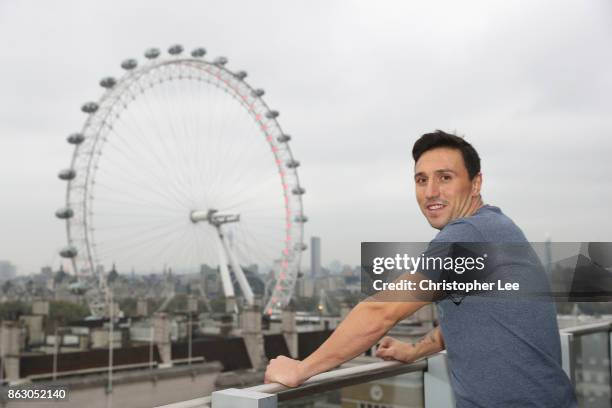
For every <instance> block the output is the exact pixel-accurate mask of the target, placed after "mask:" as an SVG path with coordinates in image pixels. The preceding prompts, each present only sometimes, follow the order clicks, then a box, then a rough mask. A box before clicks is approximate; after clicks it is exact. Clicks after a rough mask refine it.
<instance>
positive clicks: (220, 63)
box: [213, 57, 227, 66]
mask: <svg viewBox="0 0 612 408" xmlns="http://www.w3.org/2000/svg"><path fill="white" fill-rule="evenodd" d="M213 64H215V65H218V66H223V65H225V64H227V58H225V57H217V58H215V60H214V61H213Z"/></svg>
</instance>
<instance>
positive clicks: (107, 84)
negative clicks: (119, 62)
mask: <svg viewBox="0 0 612 408" xmlns="http://www.w3.org/2000/svg"><path fill="white" fill-rule="evenodd" d="M116 83H117V80H116V79H115V78H113V77H105V78H102V79H101V80H100V86H101V87H102V88H106V89H110V88H112V87H113V86H115V84H116Z"/></svg>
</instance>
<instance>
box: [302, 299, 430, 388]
mask: <svg viewBox="0 0 612 408" xmlns="http://www.w3.org/2000/svg"><path fill="white" fill-rule="evenodd" d="M426 303H428V302H405V303H401V302H395V303H392V302H362V303H360V304H358V305H357V306H356V307H355V308H354V309H353V310H352V311H351V312H350V313H349V315H348V316H347V317H346V319H345V320H344V321H343V322H342V323H341V324H340V325H339V326H338V327H337V328H336V330H335V331H334V333H333V334H332V335H331V336H330V337H329V338H328V339H327V340H326V341H325V342H324V343H323V344H322V345H321V347H319V348H318V349H317V350H316V351H315V352H314V353H312V354H311V355H310V356H309V357H308V358H306V359H305V360H304V361H302V362H301V364H300V366H301V369H302V375H303V376H304V378H310V377H312V376H313V375H315V374H319V373H321V372H324V371H328V370H330V369H332V368H334V367H337V366H338V365H340V364H342V363H344V362H346V361H348V360H351V359H353V358H355V357H357V356H358V355H360V354H361V353H363V352H364V351H366V350H367V349H369V348H370V347H372V346H373V345H374V344H376V342H378V340H380V338H381V337H382V336H384V335H385V333H387V331H389V330H390V329H391V328H392V327H393V326H394V325H395V324H396V323H397V322H398V321H399V320H401V319H402V318H404V317H405V316H407V315H409V314H412V313H414V312H415V311H416V310H418V309H419V308H420V307H422V306H423V305H425V304H426Z"/></svg>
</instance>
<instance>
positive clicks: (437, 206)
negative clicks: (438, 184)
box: [425, 203, 446, 211]
mask: <svg viewBox="0 0 612 408" xmlns="http://www.w3.org/2000/svg"><path fill="white" fill-rule="evenodd" d="M444 207H446V204H442V203H431V204H427V205H426V206H425V208H427V209H428V210H429V211H439V210H441V209H443V208H444Z"/></svg>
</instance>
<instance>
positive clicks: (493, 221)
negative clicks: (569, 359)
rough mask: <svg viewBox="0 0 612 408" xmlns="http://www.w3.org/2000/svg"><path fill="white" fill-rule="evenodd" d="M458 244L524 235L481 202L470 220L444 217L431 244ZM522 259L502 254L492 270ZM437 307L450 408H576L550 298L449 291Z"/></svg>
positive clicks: (506, 268)
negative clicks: (452, 397) (451, 392)
mask: <svg viewBox="0 0 612 408" xmlns="http://www.w3.org/2000/svg"><path fill="white" fill-rule="evenodd" d="M460 242H486V243H506V242H508V243H526V242H527V240H526V238H525V236H524V234H523V232H522V231H521V230H520V228H518V227H517V226H516V224H514V222H513V221H512V220H511V219H510V218H508V217H507V216H505V215H504V214H503V213H502V212H501V210H500V209H499V208H497V207H493V206H489V205H485V206H483V207H481V208H480V209H479V210H478V211H477V212H476V213H475V214H474V215H472V216H470V217H465V218H461V219H457V220H455V221H452V222H450V223H449V224H448V225H446V226H445V227H444V228H443V229H442V230H441V231H440V232H439V233H438V235H437V236H436V237H435V238H434V240H433V241H432V243H460ZM524 261H525V260H524V259H523V260H519V259H513V257H506V259H503V261H502V264H503V265H501V267H500V268H498V271H497V273H499V272H500V271H501V273H502V274H503V273H504V271H512V270H513V268H514V270H517V269H518V270H520V269H521V268H522V267H523V265H524V264H523V262H524ZM536 262H539V261H537V260H536ZM426 275H427V274H426ZM429 277H430V278H432V276H431V275H430V276H429ZM432 279H440V276H434V277H433V278H432ZM436 305H437V309H438V314H439V319H440V328H441V330H442V336H443V338H444V341H445V344H446V349H447V353H448V360H449V367H450V372H451V384H452V387H453V390H454V393H455V398H456V404H457V408H476V407H479V408H492V407H495V408H502V407H546V408H548V407H550V408H570V407H577V406H578V404H577V402H576V397H575V394H574V388H573V386H572V384H571V382H570V380H569V379H568V377H567V375H566V374H565V372H564V371H563V369H562V367H561V345H560V340H559V329H558V326H557V319H556V310H555V307H554V304H553V303H552V301H549V300H542V299H529V298H527V297H525V298H521V299H517V298H515V299H508V298H502V297H497V296H477V295H476V296H471V295H468V296H462V297H460V298H459V300H458V299H457V298H456V297H453V296H452V295H451V296H449V297H446V298H444V299H442V300H439V301H437V302H436Z"/></svg>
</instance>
